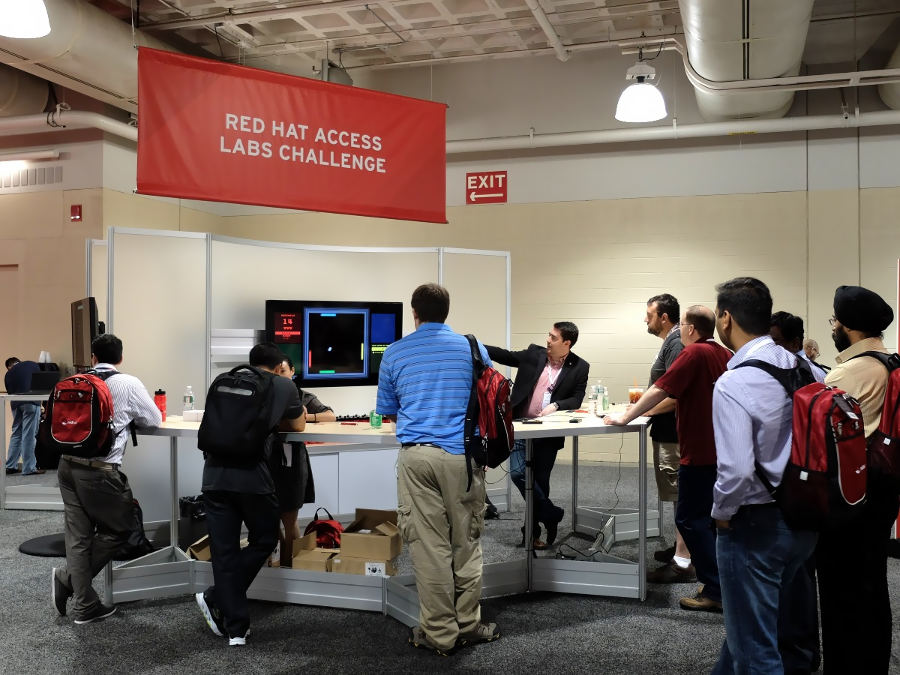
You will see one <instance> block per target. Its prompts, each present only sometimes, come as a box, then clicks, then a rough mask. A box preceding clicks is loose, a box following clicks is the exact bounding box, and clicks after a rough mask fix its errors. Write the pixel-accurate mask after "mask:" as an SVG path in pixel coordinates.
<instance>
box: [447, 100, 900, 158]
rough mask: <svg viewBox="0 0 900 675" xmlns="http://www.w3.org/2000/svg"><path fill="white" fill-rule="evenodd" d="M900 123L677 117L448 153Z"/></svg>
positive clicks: (887, 116) (886, 115)
mask: <svg viewBox="0 0 900 675" xmlns="http://www.w3.org/2000/svg"><path fill="white" fill-rule="evenodd" d="M895 124H900V111H897V110H881V111H877V112H870V113H860V114H858V115H856V116H851V115H849V114H846V115H816V116H811V117H781V118H776V119H754V120H734V121H731V122H706V123H702V124H686V125H682V126H679V125H678V122H677V120H673V121H672V124H671V125H670V126H654V127H639V128H629V129H607V130H604V131H570V132H563V133H555V134H536V135H533V136H532V135H531V134H528V135H523V136H508V137H502V138H479V139H471V140H460V141H447V154H448V155H461V154H464V153H471V152H496V151H505V150H534V149H538V148H564V147H575V146H586V145H600V144H606V143H634V142H640V141H664V140H678V139H685V138H711V137H715V136H733V135H742V134H777V133H786V132H791V131H814V130H822V129H848V128H850V129H852V128H857V127H879V126H888V125H895Z"/></svg>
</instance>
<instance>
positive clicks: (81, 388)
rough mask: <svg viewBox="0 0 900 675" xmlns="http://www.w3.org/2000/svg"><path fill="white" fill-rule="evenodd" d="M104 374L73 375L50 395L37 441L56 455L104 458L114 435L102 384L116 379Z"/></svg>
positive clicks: (110, 403)
mask: <svg viewBox="0 0 900 675" xmlns="http://www.w3.org/2000/svg"><path fill="white" fill-rule="evenodd" d="M117 374H118V372H117V371H115V370H104V371H96V372H89V373H82V374H79V375H72V376H71V377H67V378H65V379H63V380H60V381H59V382H57V383H56V385H55V386H54V387H53V391H52V392H50V398H48V399H47V410H46V414H45V416H44V419H43V420H42V421H41V424H40V427H39V428H38V438H39V440H40V442H41V443H43V444H46V445H47V446H48V447H50V448H52V449H53V450H55V451H56V452H59V453H61V454H63V455H72V456H74V457H85V458H87V457H106V455H108V454H109V451H110V449H111V448H112V444H113V441H114V440H115V437H116V434H115V433H114V432H113V427H112V418H113V401H112V396H111V395H110V393H109V387H107V386H106V382H105V380H106V379H108V378H110V377H112V376H113V375H117Z"/></svg>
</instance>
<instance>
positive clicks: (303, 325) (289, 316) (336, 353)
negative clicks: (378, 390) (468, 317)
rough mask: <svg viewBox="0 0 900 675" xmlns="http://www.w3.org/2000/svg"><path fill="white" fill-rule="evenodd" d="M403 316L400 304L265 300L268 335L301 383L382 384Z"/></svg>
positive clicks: (398, 335)
mask: <svg viewBox="0 0 900 675" xmlns="http://www.w3.org/2000/svg"><path fill="white" fill-rule="evenodd" d="M402 317H403V303H401V302H327V301H320V300H267V301H266V336H267V339H269V340H271V341H272V342H274V343H275V344H277V345H278V347H279V348H280V349H281V351H282V352H284V354H285V355H286V356H288V357H290V359H291V361H292V362H293V364H294V370H295V372H296V376H297V378H298V380H300V382H301V385H303V384H305V385H308V386H340V385H344V386H349V385H367V384H378V369H379V367H380V365H381V357H382V355H383V354H384V350H385V349H387V347H388V345H390V344H391V343H392V342H395V341H396V340H399V339H400V337H401V335H402V325H403V318H402Z"/></svg>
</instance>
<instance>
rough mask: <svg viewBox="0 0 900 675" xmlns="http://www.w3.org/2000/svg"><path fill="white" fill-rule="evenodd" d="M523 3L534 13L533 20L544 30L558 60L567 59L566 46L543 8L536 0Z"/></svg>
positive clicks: (526, 0) (527, 0)
mask: <svg viewBox="0 0 900 675" xmlns="http://www.w3.org/2000/svg"><path fill="white" fill-rule="evenodd" d="M525 4H526V5H528V9H530V10H531V13H532V14H533V15H534V20H535V21H537V22H538V25H539V26H540V27H541V30H542V31H544V35H546V36H547V42H548V43H549V44H550V46H551V47H553V51H555V52H556V58H558V59H559V60H560V61H564V62H565V61H568V60H569V52H567V51H566V48H565V47H564V46H563V43H562V40H560V39H559V35H557V33H556V29H555V28H554V27H553V24H551V23H550V19H548V18H547V15H546V14H545V13H544V8H543V7H541V5H540V3H539V2H538V0H525Z"/></svg>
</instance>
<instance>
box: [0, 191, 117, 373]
mask: <svg viewBox="0 0 900 675" xmlns="http://www.w3.org/2000/svg"><path fill="white" fill-rule="evenodd" d="M100 203H101V191H100V190H58V191H48V192H29V193H20V194H7V195H0V213H2V214H3V218H0V266H3V268H4V270H5V271H6V272H5V275H4V276H5V277H6V279H5V280H4V288H3V289H2V291H3V295H4V296H5V297H7V298H10V299H11V300H10V301H9V302H7V303H4V304H5V306H6V307H7V308H9V307H10V305H16V306H18V307H19V309H20V312H19V315H18V316H11V315H10V314H9V313H8V312H5V313H4V315H3V319H2V320H3V322H4V323H7V322H9V323H11V324H14V326H15V328H14V330H7V329H4V331H3V332H2V333H0V339H2V344H0V354H2V355H3V358H4V359H5V358H6V357H7V356H12V355H15V356H18V357H19V358H21V359H34V360H36V359H37V357H38V354H39V353H40V351H41V350H45V351H49V352H50V355H51V356H52V357H53V358H54V360H56V361H58V362H59V363H60V364H61V365H68V364H71V361H72V333H71V326H70V316H69V303H71V302H72V301H73V300H77V299H78V298H81V297H84V292H85V243H84V242H85V240H86V239H88V238H91V237H99V236H100V234H101V230H102V214H101V208H100ZM70 204H82V206H83V218H84V220H83V221H82V222H80V223H72V222H70V221H69V206H70ZM13 276H14V277H16V279H15V280H12V277H13ZM10 286H11V287H10Z"/></svg>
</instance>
